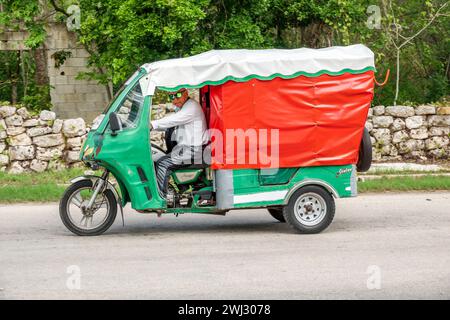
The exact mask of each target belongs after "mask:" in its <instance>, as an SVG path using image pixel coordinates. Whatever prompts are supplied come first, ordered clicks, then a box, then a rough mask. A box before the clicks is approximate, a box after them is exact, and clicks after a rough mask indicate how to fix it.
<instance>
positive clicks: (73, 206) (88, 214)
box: [66, 187, 109, 230]
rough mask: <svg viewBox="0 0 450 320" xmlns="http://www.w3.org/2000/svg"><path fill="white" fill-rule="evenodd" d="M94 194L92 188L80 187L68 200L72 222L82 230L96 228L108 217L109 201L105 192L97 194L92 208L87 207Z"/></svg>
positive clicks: (68, 209) (68, 211)
mask: <svg viewBox="0 0 450 320" xmlns="http://www.w3.org/2000/svg"><path fill="white" fill-rule="evenodd" d="M92 194H93V190H92V189H91V188H89V187H84V188H80V189H78V190H77V191H75V192H74V193H73V194H72V195H71V196H70V198H69V200H68V201H67V206H66V210H67V216H68V218H69V220H70V222H71V223H72V224H73V225H74V226H76V227H77V228H79V229H82V230H93V229H96V228H98V227H99V226H101V225H102V224H103V223H105V221H106V219H107V218H108V214H109V202H108V199H107V198H106V196H105V195H104V194H103V193H102V194H98V195H97V197H96V198H95V201H94V203H93V205H92V209H91V210H86V209H85V207H86V206H87V205H88V203H89V200H90V198H91V196H92Z"/></svg>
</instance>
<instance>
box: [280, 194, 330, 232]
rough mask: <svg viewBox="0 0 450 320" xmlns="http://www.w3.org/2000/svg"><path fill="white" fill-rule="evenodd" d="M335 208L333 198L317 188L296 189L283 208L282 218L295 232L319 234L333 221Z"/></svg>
mask: <svg viewBox="0 0 450 320" xmlns="http://www.w3.org/2000/svg"><path fill="white" fill-rule="evenodd" d="M335 210H336V206H335V203H334V199H333V196H332V195H331V194H330V193H329V192H328V191H327V190H325V189H324V188H322V187H319V186H306V187H303V188H300V189H298V190H297V191H295V192H294V194H293V195H292V196H291V198H290V199H289V202H288V205H287V206H286V207H284V210H283V216H284V218H285V219H286V221H287V223H288V224H289V225H290V226H291V227H293V228H294V229H295V230H296V231H297V232H299V233H303V234H314V233H320V232H322V231H323V230H325V229H326V228H327V227H328V226H329V225H330V223H331V222H332V221H333V218H334V213H335Z"/></svg>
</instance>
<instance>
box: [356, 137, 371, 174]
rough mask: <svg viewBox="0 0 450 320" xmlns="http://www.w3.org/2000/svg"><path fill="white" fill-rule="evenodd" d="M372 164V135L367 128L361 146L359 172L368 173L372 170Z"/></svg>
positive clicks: (357, 165)
mask: <svg viewBox="0 0 450 320" xmlns="http://www.w3.org/2000/svg"><path fill="white" fill-rule="evenodd" d="M371 164H372V142H371V141H370V134H369V130H367V128H364V133H363V137H362V139H361V144H360V146H359V154H358V162H357V164H356V169H357V171H358V172H366V171H368V170H369V169H370V165H371Z"/></svg>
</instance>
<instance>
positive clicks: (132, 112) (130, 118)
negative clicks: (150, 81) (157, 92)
mask: <svg viewBox="0 0 450 320" xmlns="http://www.w3.org/2000/svg"><path fill="white" fill-rule="evenodd" d="M143 104H144V96H143V95H142V89H141V84H140V83H139V82H136V84H135V85H134V87H133V88H132V89H131V90H130V92H128V94H127V95H126V96H125V98H124V99H123V101H122V102H121V104H120V106H119V107H118V109H117V114H118V116H119V117H120V120H121V122H122V128H123V129H126V128H135V127H136V126H137V121H138V119H139V114H140V113H141V110H142V106H143Z"/></svg>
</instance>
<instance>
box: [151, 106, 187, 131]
mask: <svg viewBox="0 0 450 320" xmlns="http://www.w3.org/2000/svg"><path fill="white" fill-rule="evenodd" d="M193 119H194V110H193V108H192V106H191V105H185V106H183V108H181V110H180V111H178V112H176V113H174V114H171V115H169V116H167V117H164V118H162V119H159V120H153V121H151V122H150V124H151V126H152V128H153V130H159V131H162V130H165V129H169V128H173V127H177V126H179V125H182V124H186V123H189V122H191V121H192V120H193Z"/></svg>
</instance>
